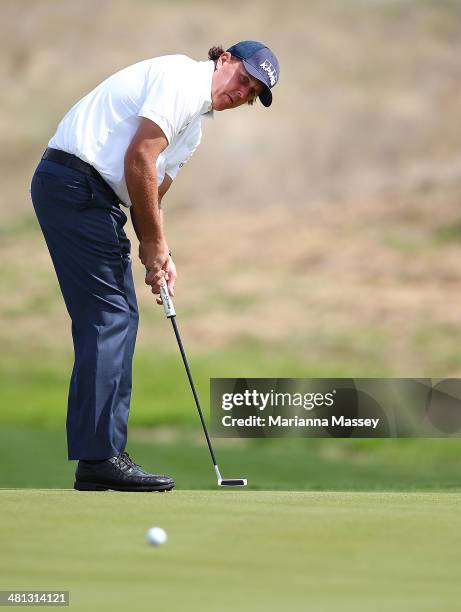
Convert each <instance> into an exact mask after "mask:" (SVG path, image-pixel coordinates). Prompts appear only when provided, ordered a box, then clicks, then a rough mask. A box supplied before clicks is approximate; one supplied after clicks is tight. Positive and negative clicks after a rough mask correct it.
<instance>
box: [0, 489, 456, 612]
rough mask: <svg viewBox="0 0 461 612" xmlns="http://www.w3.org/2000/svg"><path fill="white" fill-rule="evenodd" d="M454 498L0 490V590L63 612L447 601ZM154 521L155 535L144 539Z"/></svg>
mask: <svg viewBox="0 0 461 612" xmlns="http://www.w3.org/2000/svg"><path fill="white" fill-rule="evenodd" d="M460 502H461V495H460V494H457V493H352V492H347V493H344V492H335V493H327V492H315V493H310V492H280V491H279V492H269V491H248V490H239V491H227V490H217V491H173V492H172V493H164V494H158V493H154V494H150V493H147V494H133V493H115V492H107V493H78V492H75V491H72V490H12V489H8V490H5V489H4V490H1V491H0V515H1V523H0V535H1V537H0V541H1V551H2V554H1V556H0V588H1V589H3V590H6V589H8V590H9V589H17V590H19V589H21V590H28V589H36V590H69V591H70V606H71V609H72V610H112V611H113V610H149V609H152V610H162V611H164V610H187V611H195V610H197V611H199V610H200V611H219V612H226V611H229V612H230V611H232V612H233V611H234V610H239V611H241V610H245V611H246V610H248V611H250V610H251V611H264V612H267V611H269V610H290V611H293V610H308V609H311V610H315V611H316V612H319V611H320V612H321V611H326V610H328V611H329V610H332V611H333V610H335V611H336V610H342V611H344V610H347V611H348V610H350V611H354V612H357V611H367V612H368V611H369V610H373V609H376V610H392V611H395V610H402V611H405V612H409V611H412V610H415V611H416V610H417V611H418V612H419V611H421V610H424V611H427V610H434V611H435V610H454V609H458V606H459V598H460V595H461V587H460V586H459V565H460V563H461V546H460V544H461V541H460V540H461V535H460V534H461V514H460V512H459V508H460ZM155 525H158V526H161V527H163V528H164V529H166V531H167V533H168V537H169V539H168V542H167V543H166V544H165V545H164V546H161V547H158V548H155V547H152V546H149V545H148V544H147V543H146V541H145V533H146V531H147V529H148V528H149V527H152V526H155Z"/></svg>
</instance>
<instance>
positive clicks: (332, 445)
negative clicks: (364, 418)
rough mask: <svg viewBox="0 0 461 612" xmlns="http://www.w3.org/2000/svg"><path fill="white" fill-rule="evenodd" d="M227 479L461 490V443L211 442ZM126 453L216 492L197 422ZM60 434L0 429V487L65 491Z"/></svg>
mask: <svg viewBox="0 0 461 612" xmlns="http://www.w3.org/2000/svg"><path fill="white" fill-rule="evenodd" d="M214 447H215V450H216V454H217V458H218V462H219V466H220V468H221V471H222V473H223V475H224V477H227V478H230V477H246V478H248V481H249V489H251V490H282V491H283V490H284V491H296V490H298V491H300V490H310V491H313V490H317V491H319V490H323V491H328V490H330V491H332V490H336V491H453V490H459V491H461V472H460V468H459V457H460V455H461V442H460V441H459V440H456V439H450V440H447V439H445V440H434V439H425V440H413V439H400V440H393V439H389V440H346V439H335V440H333V439H303V438H298V439H296V438H291V439H271V440H223V439H219V438H216V439H214ZM127 450H128V451H129V452H131V453H132V455H133V457H134V458H135V460H136V461H137V462H138V463H140V464H141V465H142V466H144V467H146V468H148V469H150V470H152V471H157V472H166V473H169V474H171V475H172V476H173V477H174V478H175V481H176V484H177V488H178V489H181V490H184V489H215V488H216V481H215V477H214V472H213V469H212V465H211V461H210V457H209V455H208V450H207V448H206V445H205V441H204V439H203V437H202V434H201V431H200V425H199V423H198V420H197V422H196V424H195V427H194V428H193V429H188V428H182V429H179V428H177V429H173V430H172V429H168V430H163V429H160V430H155V429H154V430H146V429H136V428H131V430H130V435H129V441H128V446H127ZM74 469H75V463H74V462H68V461H67V452H66V442H65V431H64V427H62V431H44V430H37V429H30V428H23V427H17V426H3V427H2V428H1V429H0V487H14V488H17V487H28V488H69V487H70V486H72V485H73V471H74Z"/></svg>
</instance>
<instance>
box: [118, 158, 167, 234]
mask: <svg viewBox="0 0 461 612" xmlns="http://www.w3.org/2000/svg"><path fill="white" fill-rule="evenodd" d="M125 180H126V184H127V188H128V193H129V195H130V200H131V203H132V206H131V209H130V213H131V219H132V221H133V227H134V230H135V232H136V236H137V237H138V240H139V241H140V242H141V241H143V240H147V241H157V240H163V239H164V236H163V219H162V215H161V211H160V207H159V197H158V184H157V169H156V165H155V161H154V160H151V159H147V158H146V157H145V156H143V155H136V156H131V157H129V158H128V159H125Z"/></svg>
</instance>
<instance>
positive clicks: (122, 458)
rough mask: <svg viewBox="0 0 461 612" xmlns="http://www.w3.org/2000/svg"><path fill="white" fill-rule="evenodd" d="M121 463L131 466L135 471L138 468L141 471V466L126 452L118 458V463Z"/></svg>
mask: <svg viewBox="0 0 461 612" xmlns="http://www.w3.org/2000/svg"><path fill="white" fill-rule="evenodd" d="M120 461H122V462H123V463H125V464H127V465H129V466H130V467H132V468H133V469H136V468H137V469H141V466H140V465H138V464H137V463H135V462H134V461H133V459H132V458H131V457H130V455H129V454H128V453H126V452H123V453H120V455H119V456H118V457H117V462H120Z"/></svg>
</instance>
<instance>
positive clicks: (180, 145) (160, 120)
mask: <svg viewBox="0 0 461 612" xmlns="http://www.w3.org/2000/svg"><path fill="white" fill-rule="evenodd" d="M213 72H214V62H213V61H205V62H197V61H195V60H193V59H191V58H189V57H187V56H185V55H166V56H162V57H156V58H153V59H149V60H145V61H142V62H139V63H137V64H133V65H132V66H128V67H127V68H125V69H123V70H120V72H117V73H116V74H114V75H112V76H110V77H109V78H108V79H106V80H105V81H103V82H102V83H101V84H100V85H98V87H96V88H95V89H93V91H91V92H90V93H89V94H88V95H86V96H85V97H84V98H82V99H81V100H80V101H79V102H77V103H76V104H75V105H74V106H73V107H72V108H71V109H70V111H69V112H68V113H67V114H66V116H65V117H64V118H63V119H62V121H61V123H60V124H59V125H58V128H57V131H56V134H55V135H54V136H53V138H52V139H51V140H50V142H49V143H48V146H49V147H52V148H54V149H60V150H62V151H67V152H68V153H72V154H74V155H76V156H77V157H79V158H80V159H83V160H84V161H86V162H88V163H89V164H91V165H92V166H94V168H96V170H97V171H98V172H99V173H100V174H101V176H102V177H103V178H104V179H105V180H106V181H107V182H108V183H109V185H110V186H111V187H112V189H113V190H114V191H115V193H116V194H117V195H118V197H119V198H120V200H121V201H122V202H123V203H124V204H125V205H126V206H131V201H130V198H129V195H128V190H127V186H126V181H125V171H124V158H125V152H126V150H127V148H128V145H129V144H130V142H131V140H132V138H133V136H134V134H135V132H136V130H137V129H138V126H139V123H140V121H141V117H146V118H147V119H151V120H152V121H154V122H155V123H156V124H157V125H158V126H159V127H160V128H161V129H162V130H163V132H164V134H165V136H166V138H167V140H168V146H167V147H166V148H165V150H164V151H163V152H162V153H161V154H160V156H159V158H158V160H157V180H158V184H159V185H160V184H161V183H162V181H163V179H164V177H165V174H168V176H169V177H171V178H172V179H175V178H176V175H177V173H178V171H179V169H180V168H181V167H182V166H183V165H184V164H185V163H186V162H187V161H188V160H189V159H190V157H191V155H192V154H193V153H194V151H195V149H196V148H197V146H198V145H199V144H200V140H201V135H202V132H201V120H202V118H203V116H204V114H205V113H208V112H209V111H210V110H211V80H212V76H213Z"/></svg>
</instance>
